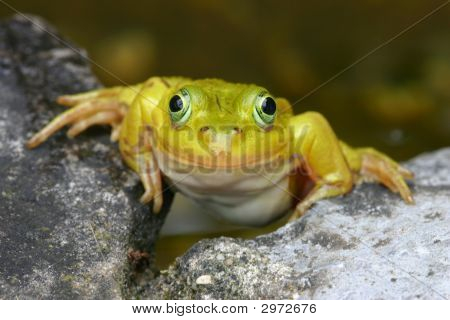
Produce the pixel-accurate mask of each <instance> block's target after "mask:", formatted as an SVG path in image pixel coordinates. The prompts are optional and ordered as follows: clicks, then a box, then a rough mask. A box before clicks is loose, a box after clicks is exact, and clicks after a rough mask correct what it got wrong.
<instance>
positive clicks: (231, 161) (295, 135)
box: [27, 77, 413, 225]
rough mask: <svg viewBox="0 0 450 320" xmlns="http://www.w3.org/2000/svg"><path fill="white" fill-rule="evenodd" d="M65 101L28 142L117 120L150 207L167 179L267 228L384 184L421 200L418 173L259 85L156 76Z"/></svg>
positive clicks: (116, 135)
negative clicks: (415, 187)
mask: <svg viewBox="0 0 450 320" xmlns="http://www.w3.org/2000/svg"><path fill="white" fill-rule="evenodd" d="M58 102H59V103H61V104H63V105H66V106H68V107H71V109H69V110H67V111H66V112H64V113H62V114H61V115H59V116H57V117H56V118H55V119H54V120H53V121H52V122H50V123H49V124H48V125H47V126H46V127H45V128H43V129H42V130H41V131H40V132H39V133H37V134H36V135H35V136H34V137H32V138H31V139H30V140H29V141H28V144H27V146H28V147H29V148H34V147H36V146H38V145H39V144H41V143H42V142H44V141H45V140H46V139H47V138H49V137H50V136H51V135H52V134H53V133H55V132H56V131H58V130H60V129H61V128H62V127H64V126H66V125H70V126H71V128H70V129H69V131H68V136H69V137H74V136H76V135H78V134H79V133H81V132H82V131H84V130H85V129H87V128H88V127H90V126H92V125H99V124H106V125H111V126H112V128H113V130H112V134H111V139H112V140H113V141H117V140H118V141H119V148H120V152H121V155H122V157H123V159H124V160H125V162H126V163H127V164H128V165H129V166H130V167H131V168H132V169H133V170H134V171H135V172H137V174H138V175H139V176H140V178H141V181H142V183H143V185H144V188H145V193H144V195H143V196H142V198H141V201H142V202H143V203H149V202H151V201H153V211H154V212H155V213H157V212H159V210H160V209H161V206H162V202H163V198H162V191H163V190H162V178H165V179H167V182H168V183H169V185H171V186H172V188H174V189H177V190H179V191H181V192H183V193H184V194H186V195H187V196H189V197H192V198H193V199H194V200H196V201H198V202H200V203H201V204H204V205H205V206H210V207H211V208H212V209H213V210H214V209H215V210H217V211H218V212H221V213H220V214H219V216H221V217H222V218H224V219H227V220H229V221H231V222H234V223H240V224H245V225H264V224H267V223H269V222H271V221H273V220H274V219H276V218H278V217H280V216H281V215H283V214H285V213H286V212H287V211H289V208H295V210H294V213H293V215H292V217H291V219H295V218H297V217H299V216H301V215H302V214H303V213H305V211H306V210H307V209H308V208H309V207H310V206H311V205H312V204H313V203H314V202H316V201H318V200H320V199H324V198H328V197H334V196H338V195H343V194H345V193H347V192H349V191H350V190H351V189H352V187H353V185H355V184H356V183H359V182H361V181H378V182H380V183H382V184H384V185H385V186H386V187H388V188H389V189H390V190H391V191H393V192H398V193H400V195H401V197H402V198H403V199H404V201H406V202H407V203H413V198H412V196H411V192H410V190H409V188H408V186H407V184H406V183H405V179H411V178H412V177H413V175H412V173H411V172H410V171H408V170H406V169H404V168H402V167H401V166H400V165H398V164H397V163H396V162H395V161H393V160H392V159H390V158H389V157H388V156H386V155H384V154H382V153H381V152H378V151H377V150H375V149H372V148H351V147H349V146H348V145H346V144H345V143H344V142H342V141H340V140H338V138H337V137H336V135H335V133H334V132H333V130H332V128H331V127H330V125H329V124H328V122H327V120H326V119H325V118H324V117H323V116H322V115H321V114H319V113H317V112H305V113H302V114H299V115H296V116H294V115H293V113H292V107H291V105H290V104H289V102H288V101H287V100H285V99H283V98H274V97H272V96H271V95H270V94H269V93H268V91H267V90H266V89H264V88H261V87H259V86H256V85H253V84H234V83H227V82H225V81H222V80H217V79H204V80H191V79H187V78H179V77H171V78H169V77H166V78H164V77H153V78H150V79H148V80H147V81H146V82H144V83H141V84H138V85H135V86H130V87H114V88H107V89H100V90H95V91H90V92H87V93H81V94H76V95H70V96H62V97H60V98H59V99H58Z"/></svg>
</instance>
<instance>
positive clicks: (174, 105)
mask: <svg viewBox="0 0 450 320" xmlns="http://www.w3.org/2000/svg"><path fill="white" fill-rule="evenodd" d="M191 113H192V109H191V97H190V96H189V92H188V91H187V90H186V89H181V90H180V91H179V92H178V93H177V94H175V95H174V96H173V97H172V98H170V101H169V114H170V119H171V120H172V123H173V124H174V125H175V126H177V127H181V126H183V125H184V124H185V123H186V122H187V121H188V120H189V117H190V116H191Z"/></svg>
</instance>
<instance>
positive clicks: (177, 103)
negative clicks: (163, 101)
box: [169, 95, 183, 112]
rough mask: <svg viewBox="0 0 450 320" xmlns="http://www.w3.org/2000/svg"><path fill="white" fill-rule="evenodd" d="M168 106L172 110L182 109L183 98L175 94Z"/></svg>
mask: <svg viewBox="0 0 450 320" xmlns="http://www.w3.org/2000/svg"><path fill="white" fill-rule="evenodd" d="M169 108H170V111H172V112H178V111H180V110H181V109H183V99H181V97H180V96H179V95H175V96H173V97H172V99H170V102H169Z"/></svg>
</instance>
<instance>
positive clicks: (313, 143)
mask: <svg viewBox="0 0 450 320" xmlns="http://www.w3.org/2000/svg"><path fill="white" fill-rule="evenodd" d="M290 132H291V145H292V149H293V150H292V151H291V152H292V153H293V154H296V155H298V156H300V158H301V159H302V164H303V165H304V166H305V167H306V168H307V170H308V175H309V176H310V178H311V179H312V180H313V181H314V183H315V184H314V187H313V188H312V190H311V191H310V192H309V194H308V195H307V196H306V197H305V198H304V199H303V200H302V201H301V202H300V203H298V204H297V206H296V209H295V212H294V214H293V215H292V217H291V219H296V218H298V217H300V216H301V215H302V214H303V213H305V211H306V210H307V209H308V208H309V207H310V206H311V205H312V204H313V203H314V202H316V201H318V200H320V199H324V198H328V197H333V196H338V195H342V194H345V193H347V192H348V191H350V190H351V188H352V186H353V185H354V184H355V183H356V182H359V181H362V180H367V179H368V178H370V179H373V180H377V181H380V182H381V183H383V184H385V185H386V186H387V187H389V188H390V189H391V190H392V191H395V192H397V191H398V192H400V194H401V195H402V197H403V199H405V201H407V202H411V201H412V197H411V193H410V191H409V188H408V186H407V185H406V183H405V181H404V179H405V178H411V176H412V175H411V173H410V172H409V171H407V170H405V169H403V168H401V167H400V166H399V165H398V164H397V163H395V162H394V161H393V160H391V159H390V158H389V157H387V156H385V155H383V154H382V153H380V152H378V151H376V150H374V149H352V148H350V147H348V146H347V145H346V144H344V143H342V142H340V141H339V140H338V138H337V137H336V135H335V133H334V132H333V130H332V128H331V127H330V125H329V124H328V122H327V120H326V119H325V118H324V117H323V116H322V115H321V114H319V113H317V112H306V113H303V114H300V115H298V116H295V117H293V118H292V120H291V122H290Z"/></svg>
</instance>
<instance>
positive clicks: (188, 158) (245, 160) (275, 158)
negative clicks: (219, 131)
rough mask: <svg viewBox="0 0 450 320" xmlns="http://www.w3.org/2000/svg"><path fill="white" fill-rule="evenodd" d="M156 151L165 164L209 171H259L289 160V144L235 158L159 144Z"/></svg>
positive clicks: (225, 154)
mask: <svg viewBox="0 0 450 320" xmlns="http://www.w3.org/2000/svg"><path fill="white" fill-rule="evenodd" d="M156 149H157V150H156V153H157V155H158V158H160V159H161V161H164V162H165V163H171V164H176V165H179V166H180V167H184V168H201V169H207V170H223V169H236V170H238V169H242V170H252V169H257V170H259V169H261V168H263V167H272V166H276V167H278V165H279V164H281V163H284V162H285V161H287V160H288V157H287V156H286V155H287V154H288V152H287V144H284V145H280V146H278V147H277V148H276V149H275V150H270V152H264V153H258V154H253V155H250V154H243V155H240V156H235V155H233V154H232V153H231V152H228V153H226V152H217V153H211V154H210V155H208V156H198V155H195V154H193V153H185V152H181V151H180V150H175V149H173V148H171V147H170V146H169V145H163V144H159V146H158V148H156ZM183 171H184V170H183Z"/></svg>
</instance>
